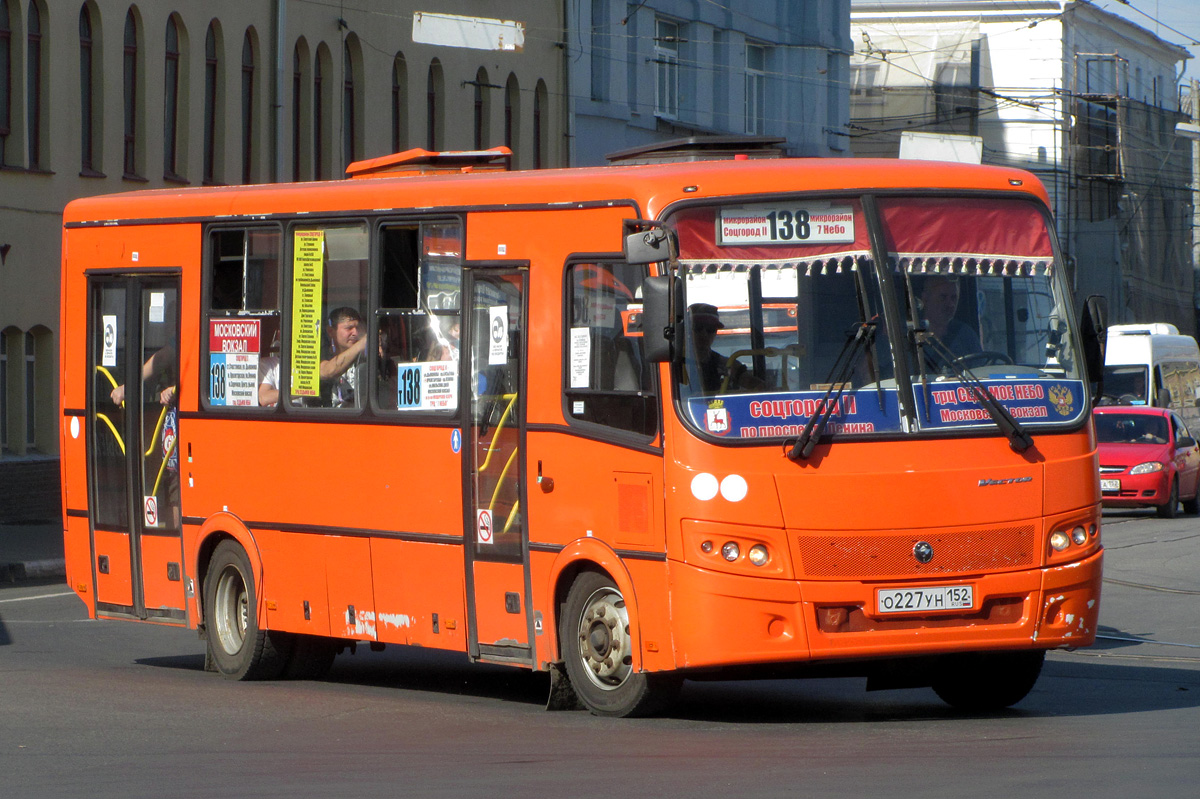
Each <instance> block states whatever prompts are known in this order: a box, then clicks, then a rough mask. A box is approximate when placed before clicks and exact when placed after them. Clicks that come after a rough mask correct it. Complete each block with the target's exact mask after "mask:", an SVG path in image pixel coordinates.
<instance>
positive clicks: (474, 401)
mask: <svg viewBox="0 0 1200 799" xmlns="http://www.w3.org/2000/svg"><path fill="white" fill-rule="evenodd" d="M467 275H468V280H467V283H466V290H467V292H468V294H467V296H468V297H469V298H470V300H469V304H468V305H467V308H468V309H469V313H468V314H467V316H468V319H467V320H466V323H467V330H466V331H464V333H465V335H466V336H467V337H468V338H467V339H466V340H467V341H470V352H469V354H468V360H467V375H466V384H465V387H464V389H463V390H464V391H467V392H469V396H470V398H471V400H470V405H469V414H470V415H469V417H468V419H467V429H466V430H465V439H466V440H465V441H464V447H465V449H466V452H465V453H464V454H465V457H464V458H463V469H464V481H465V484H466V491H465V492H464V497H465V500H464V528H465V530H466V536H465V540H466V546H465V547H464V549H465V550H466V559H467V563H466V569H467V571H466V573H467V606H468V609H467V618H468V635H467V640H468V646H469V648H470V654H471V656H472V657H475V658H480V659H483V660H490V661H495V662H502V663H522V664H532V662H533V649H532V646H531V642H532V640H533V639H532V627H533V617H532V614H531V612H530V608H529V596H530V582H529V581H530V576H529V536H528V530H527V526H526V523H525V519H526V516H527V514H526V512H525V507H524V502H525V457H524V453H525V405H526V401H525V396H524V393H525V390H526V386H525V354H526V342H525V338H526V335H525V333H526V330H525V318H526V308H525V297H526V278H527V276H526V273H525V272H524V271H522V270H516V269H499V268H477V269H472V270H468V272H467Z"/></svg>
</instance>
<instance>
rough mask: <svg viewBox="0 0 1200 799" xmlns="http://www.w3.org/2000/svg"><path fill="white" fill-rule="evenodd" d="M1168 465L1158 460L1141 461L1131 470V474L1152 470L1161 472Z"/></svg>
mask: <svg viewBox="0 0 1200 799" xmlns="http://www.w3.org/2000/svg"><path fill="white" fill-rule="evenodd" d="M1165 468H1166V467H1165V466H1163V465H1162V464H1161V463H1159V462H1158V461H1150V462H1149V463H1139V464H1138V465H1137V466H1134V467H1133V468H1132V469H1130V470H1129V473H1130V474H1150V473H1151V472H1161V471H1162V470H1163V469H1165Z"/></svg>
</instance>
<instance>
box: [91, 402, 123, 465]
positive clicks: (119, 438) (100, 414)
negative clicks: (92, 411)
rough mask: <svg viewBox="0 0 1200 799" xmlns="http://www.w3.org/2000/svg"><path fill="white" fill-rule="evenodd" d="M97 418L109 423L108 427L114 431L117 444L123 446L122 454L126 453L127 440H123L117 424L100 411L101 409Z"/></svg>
mask: <svg viewBox="0 0 1200 799" xmlns="http://www.w3.org/2000/svg"><path fill="white" fill-rule="evenodd" d="M96 418H97V419H99V420H100V421H102V422H104V423H105V424H106V425H108V429H109V430H111V431H112V434H113V438H115V439H117V445H118V446H120V447H121V454H122V455H124V454H125V442H124V441H123V440H121V434H120V433H118V432H117V427H116V425H114V424H113V423H112V420H111V419H109V418H108V417H107V416H105V415H104V414H102V413H100V412H99V411H97V412H96Z"/></svg>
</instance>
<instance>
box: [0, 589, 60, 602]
mask: <svg viewBox="0 0 1200 799" xmlns="http://www.w3.org/2000/svg"><path fill="white" fill-rule="evenodd" d="M60 596H75V592H74V591H63V592H62V593H61V594H42V595H41V596H21V597H17V598H16V599H0V605H2V604H5V603H6V602H29V601H30V600H33V599H54V598H56V597H60Z"/></svg>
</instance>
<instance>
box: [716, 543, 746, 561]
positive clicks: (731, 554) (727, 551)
mask: <svg viewBox="0 0 1200 799" xmlns="http://www.w3.org/2000/svg"><path fill="white" fill-rule="evenodd" d="M721 554H722V555H723V556H724V557H725V560H727V561H729V562H730V563H733V562H734V561H735V560H737V559H738V556H739V555H741V554H742V550H741V549H739V548H738V545H737V542H735V541H728V542H726V543H725V546H723V547H721Z"/></svg>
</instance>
